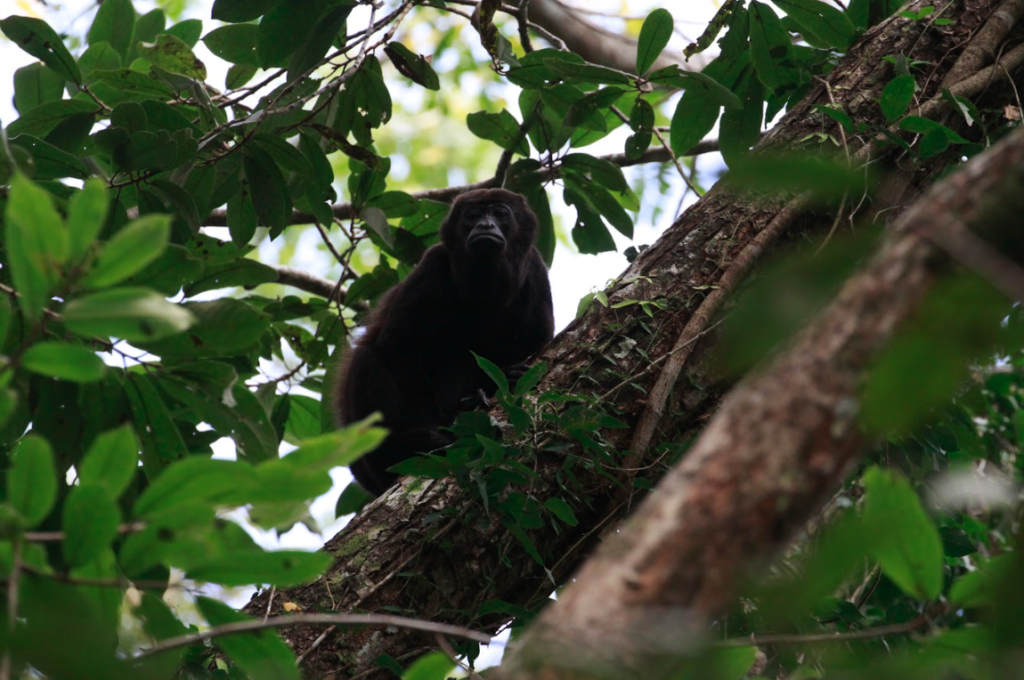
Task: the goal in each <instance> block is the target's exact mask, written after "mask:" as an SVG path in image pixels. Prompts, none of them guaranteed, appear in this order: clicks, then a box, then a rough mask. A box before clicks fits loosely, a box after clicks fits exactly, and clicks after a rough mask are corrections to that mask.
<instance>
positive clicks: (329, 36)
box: [288, 3, 391, 127]
mask: <svg viewBox="0 0 1024 680" xmlns="http://www.w3.org/2000/svg"><path fill="white" fill-rule="evenodd" d="M351 13H352V4H350V3H346V4H345V5H343V6H341V7H335V8H334V9H331V10H329V11H328V12H327V14H325V15H324V16H323V17H322V18H321V19H320V21H319V22H318V23H317V24H316V26H314V27H313V32H312V33H311V34H310V35H309V37H308V38H306V40H305V41H303V43H302V44H301V45H299V48H298V50H296V51H295V54H293V55H292V58H291V61H289V62H288V82H293V81H295V80H297V79H298V78H301V77H303V76H305V74H306V73H308V72H309V71H310V70H312V69H313V68H314V67H315V66H316V65H317V64H318V63H319V62H320V60H321V59H323V58H324V55H326V54H327V50H328V49H330V47H331V43H333V42H334V38H335V37H336V36H337V35H338V32H339V31H341V29H342V28H344V27H345V20H346V19H348V15H349V14H351ZM371 59H373V57H369V58H368V59H367V61H370V60H371ZM364 66H365V65H364ZM359 70H360V71H362V70H363V69H362V68H360V69H359ZM358 78H359V76H358V75H357V76H356V77H355V78H353V80H356V79H358ZM378 80H379V83H376V87H377V88H378V89H383V90H384V94H385V95H386V94H387V88H386V87H385V86H384V81H383V80H380V79H379V78H378ZM377 96H378V97H379V96H380V93H379V92H378V95H377ZM390 110H391V99H390V97H388V118H390V117H391V113H390ZM374 127H376V126H374Z"/></svg>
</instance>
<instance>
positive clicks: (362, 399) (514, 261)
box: [336, 189, 554, 495]
mask: <svg viewBox="0 0 1024 680" xmlns="http://www.w3.org/2000/svg"><path fill="white" fill-rule="evenodd" d="M536 231H537V218H536V217H535V216H534V215H533V213H532V212H531V211H530V209H529V207H528V206H527V205H526V201H525V200H524V199H523V197H522V196H520V195H518V194H514V193H512V192H509V191H505V190H504V189H478V190H474V191H470V192H467V193H465V194H463V195H462V196H460V197H459V198H458V199H457V200H456V201H455V202H454V204H452V208H451V212H449V213H448V216H447V217H446V218H445V221H444V223H443V224H442V225H441V242H440V243H438V244H437V245H435V246H432V247H431V248H429V249H428V250H427V251H426V253H424V254H423V259H422V260H421V261H420V263H419V265H417V266H416V268H415V269H414V270H413V271H412V273H411V274H409V276H408V277H407V278H406V279H405V280H404V281H402V282H401V283H400V284H398V285H397V286H395V288H394V289H392V290H391V291H390V292H389V293H388V294H387V295H385V296H384V297H383V298H382V299H381V301H380V303H379V304H378V306H377V307H376V309H374V310H373V312H371V314H370V317H369V319H368V320H367V324H366V331H365V333H363V334H362V335H361V336H359V337H358V338H357V339H356V340H355V348H354V349H353V350H352V351H351V352H349V357H348V360H347V361H346V363H345V365H344V367H343V368H342V371H341V381H340V383H339V385H338V388H337V392H336V397H337V409H338V415H339V419H340V421H341V423H342V424H348V423H352V422H354V421H356V420H359V419H361V418H365V417H366V416H368V415H370V414H371V413H373V412H374V411H380V412H381V413H382V414H383V415H384V423H383V424H384V426H385V427H387V428H388V429H389V430H390V434H389V435H388V437H387V439H385V440H384V443H383V444H381V446H380V447H379V448H377V449H376V450H375V451H373V452H371V453H369V454H367V455H365V456H363V457H362V458H360V459H359V460H358V461H356V462H355V463H353V464H352V474H353V476H354V477H355V478H356V481H358V482H359V483H360V484H361V485H362V486H363V487H364V488H365V489H366V490H367V491H369V492H370V493H372V494H374V495H380V494H382V493H384V491H385V490H386V489H387V488H388V487H390V486H391V485H392V484H393V483H394V482H395V480H396V478H397V476H396V475H395V474H393V473H390V472H387V468H389V467H391V466H392V465H394V464H396V463H398V462H399V461H402V460H405V459H406V458H409V457H410V456H412V455H413V454H415V453H416V452H425V451H432V450H434V449H437V448H441V447H443V446H446V445H448V444H450V443H451V442H452V437H451V435H450V434H448V433H446V432H442V431H441V430H440V429H439V428H441V427H445V426H448V425H451V424H452V421H453V420H454V419H455V415H456V414H457V413H458V411H459V410H465V407H463V408H462V409H460V404H463V403H464V402H465V401H466V400H471V399H472V398H473V396H474V395H477V394H479V393H480V391H481V390H485V391H493V383H490V381H489V379H488V378H487V377H486V375H485V374H484V373H483V371H481V370H480V368H479V367H478V366H477V364H476V360H475V359H474V358H473V355H472V354H471V352H476V353H477V354H479V355H480V356H482V357H485V358H487V359H489V360H490V361H492V362H494V363H495V364H497V365H498V366H500V367H501V368H502V369H503V370H505V371H506V372H508V373H510V374H515V373H516V372H518V371H521V370H522V368H521V366H520V365H521V364H522V362H524V361H526V360H527V359H528V358H529V357H531V356H532V355H534V354H536V353H537V352H538V351H540V349H541V348H542V347H543V346H544V345H545V344H546V343H547V342H548V341H549V340H550V339H551V336H552V334H553V331H554V316H553V313H552V307H551V287H550V284H549V283H548V271H547V267H545V265H544V261H543V259H542V258H541V255H540V253H539V252H538V251H537V249H536V248H535V247H534V245H533V240H534V236H535V235H536ZM489 385H490V386H491V387H489Z"/></svg>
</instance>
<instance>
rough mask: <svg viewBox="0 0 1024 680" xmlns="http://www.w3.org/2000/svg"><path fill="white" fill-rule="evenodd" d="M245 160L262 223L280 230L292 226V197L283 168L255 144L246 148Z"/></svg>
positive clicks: (251, 192)
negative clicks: (289, 223)
mask: <svg viewBox="0 0 1024 680" xmlns="http://www.w3.org/2000/svg"><path fill="white" fill-rule="evenodd" d="M242 162H243V164H244V166H245V179H246V181H247V182H248V183H249V192H250V194H249V195H250V197H251V198H252V205H253V208H255V210H256V215H257V217H258V218H259V220H260V223H261V224H264V225H266V226H268V227H270V228H271V229H273V230H276V231H278V232H280V231H281V230H283V229H284V228H285V227H286V226H288V219H289V218H290V217H291V214H292V204H291V198H290V197H289V196H288V189H287V183H286V182H285V181H284V176H283V175H282V174H281V170H280V169H279V168H278V167H277V163H275V162H274V160H273V159H272V158H271V157H270V156H269V155H267V154H266V153H265V152H263V151H261V150H259V149H256V148H254V147H246V150H245V151H244V152H243V156H242Z"/></svg>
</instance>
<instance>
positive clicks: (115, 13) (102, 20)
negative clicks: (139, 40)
mask: <svg viewBox="0 0 1024 680" xmlns="http://www.w3.org/2000/svg"><path fill="white" fill-rule="evenodd" d="M88 38H89V44H90V45H95V44H96V43H101V42H105V43H107V44H108V45H110V46H111V47H113V48H114V49H115V50H117V53H118V54H119V55H120V56H121V63H123V64H124V63H128V53H129V51H130V50H131V47H132V45H134V44H135V8H134V7H132V1H131V0H103V3H102V4H100V8H99V11H98V12H96V18H95V19H93V22H92V26H91V27H90V28H89V34H88Z"/></svg>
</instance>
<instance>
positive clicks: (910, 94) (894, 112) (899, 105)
mask: <svg viewBox="0 0 1024 680" xmlns="http://www.w3.org/2000/svg"><path fill="white" fill-rule="evenodd" d="M916 89H917V84H916V83H915V82H914V76H909V75H907V76H896V77H895V78H893V79H892V80H890V81H889V84H888V85H886V86H885V89H884V90H882V97H881V99H880V100H879V102H878V103H879V104H880V105H881V107H882V114H883V115H884V116H885V119H886V120H888V121H890V122H891V121H894V120H896V119H897V118H899V117H900V116H902V115H903V114H904V113H906V111H907V109H908V108H909V107H910V104H911V102H913V101H914V91H915V90H916Z"/></svg>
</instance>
